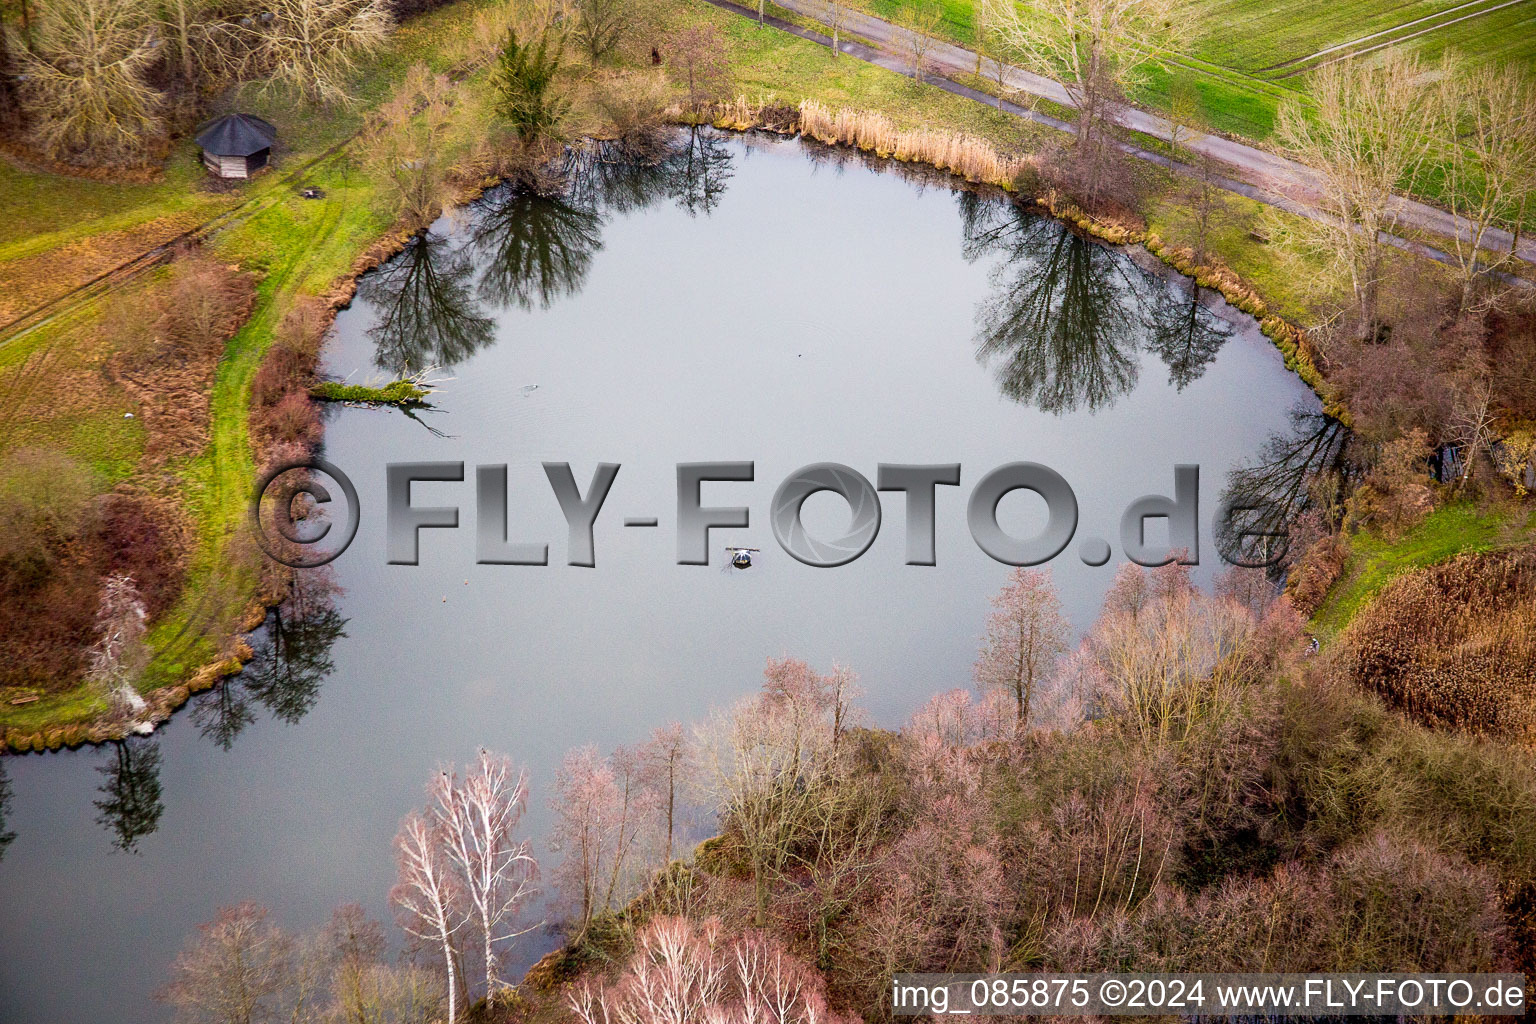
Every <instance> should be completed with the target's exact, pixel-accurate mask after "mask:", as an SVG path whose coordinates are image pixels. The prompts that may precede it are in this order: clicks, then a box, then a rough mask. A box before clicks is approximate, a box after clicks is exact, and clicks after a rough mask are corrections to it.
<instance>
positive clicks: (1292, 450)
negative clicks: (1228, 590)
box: [1216, 408, 1351, 564]
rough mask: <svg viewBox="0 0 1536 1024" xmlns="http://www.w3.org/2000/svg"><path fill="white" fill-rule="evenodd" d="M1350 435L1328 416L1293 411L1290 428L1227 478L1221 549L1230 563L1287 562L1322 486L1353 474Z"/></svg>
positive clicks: (1218, 536)
mask: <svg viewBox="0 0 1536 1024" xmlns="http://www.w3.org/2000/svg"><path fill="white" fill-rule="evenodd" d="M1350 436H1351V435H1350V432H1349V428H1348V427H1346V426H1345V425H1344V424H1343V423H1342V422H1340V421H1339V420H1337V419H1334V418H1333V417H1332V416H1330V415H1328V414H1327V413H1326V412H1323V411H1321V410H1316V409H1306V408H1297V409H1292V410H1291V423H1290V427H1289V428H1288V429H1287V430H1284V431H1279V432H1276V433H1274V434H1271V435H1270V436H1269V438H1268V439H1267V440H1266V441H1265V442H1264V445H1263V447H1261V448H1260V449H1259V454H1258V456H1257V457H1256V458H1255V459H1253V460H1252V461H1251V462H1247V463H1244V464H1243V465H1241V466H1238V467H1237V468H1236V469H1234V470H1232V471H1231V472H1230V473H1229V474H1227V484H1226V487H1225V488H1224V489H1223V490H1222V492H1221V507H1222V508H1223V509H1224V510H1225V511H1224V513H1223V515H1221V516H1220V517H1218V520H1217V528H1216V544H1217V548H1218V549H1219V550H1220V551H1221V552H1222V553H1223V554H1224V555H1226V556H1227V557H1228V558H1229V560H1230V559H1231V558H1232V556H1233V555H1234V554H1241V555H1242V557H1243V558H1244V560H1245V561H1249V562H1252V563H1255V564H1256V563H1258V562H1265V561H1268V560H1269V559H1270V558H1275V559H1280V558H1284V557H1285V555H1286V550H1285V548H1286V535H1287V533H1288V532H1289V531H1290V529H1291V527H1292V526H1293V525H1294V524H1295V522H1296V520H1297V519H1298V518H1299V517H1300V516H1301V515H1302V513H1304V512H1306V511H1307V510H1308V508H1309V507H1310V506H1311V505H1312V503H1313V501H1314V497H1315V495H1316V493H1317V491H1318V490H1319V484H1320V483H1325V482H1326V481H1327V479H1328V478H1330V477H1342V476H1345V475H1347V474H1348V473H1349V472H1350V466H1349V463H1348V459H1347V457H1346V453H1347V448H1348V444H1349V440H1350ZM1324 489H1326V487H1325V488H1324ZM1254 556H1257V557H1254Z"/></svg>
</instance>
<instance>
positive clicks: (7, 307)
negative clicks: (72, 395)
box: [0, 212, 198, 323]
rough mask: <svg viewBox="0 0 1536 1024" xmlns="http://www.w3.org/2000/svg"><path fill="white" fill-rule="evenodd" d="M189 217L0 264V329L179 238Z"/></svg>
mask: <svg viewBox="0 0 1536 1024" xmlns="http://www.w3.org/2000/svg"><path fill="white" fill-rule="evenodd" d="M197 220H198V217H197V215H196V214H194V213H190V212H189V213H182V214H174V215H170V216H165V217H157V218H155V219H154V220H152V221H149V222H148V223H146V224H138V225H135V226H134V227H132V228H125V229H123V230H121V231H105V232H102V233H101V234H96V235H90V236H88V237H86V238H82V239H80V240H78V241H74V242H70V243H68V244H65V245H61V246H59V247H58V248H56V249H49V250H47V251H45V252H40V253H37V254H36V255H33V256H23V257H21V258H20V259H16V260H11V261H9V262H6V263H3V264H0V323H3V322H5V321H7V320H10V319H11V318H13V317H16V316H19V315H21V314H22V313H24V312H26V311H27V310H29V309H32V308H34V307H36V306H39V305H42V304H43V303H45V302H48V301H50V300H52V299H56V298H58V297H59V296H61V295H63V294H65V293H66V292H68V291H70V290H71V289H73V288H78V287H79V286H80V285H83V284H85V283H86V282H87V281H89V280H91V279H92V278H94V277H96V276H97V275H99V274H103V273H106V272H107V271H109V270H111V269H113V268H114V267H116V266H118V265H119V264H121V263H124V262H126V261H127V260H130V259H132V258H133V257H135V256H138V255H140V254H141V253H143V252H145V251H146V250H148V249H151V248H153V247H155V246H157V245H162V244H164V243H166V242H168V241H170V240H171V239H173V238H176V237H177V236H178V235H181V234H183V233H184V232H186V231H187V230H188V229H189V228H191V227H193V226H194V225H195V224H196V223H197Z"/></svg>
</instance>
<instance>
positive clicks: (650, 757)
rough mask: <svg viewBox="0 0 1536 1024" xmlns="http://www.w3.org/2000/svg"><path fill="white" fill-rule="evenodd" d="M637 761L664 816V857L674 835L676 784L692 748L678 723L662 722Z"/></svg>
mask: <svg viewBox="0 0 1536 1024" xmlns="http://www.w3.org/2000/svg"><path fill="white" fill-rule="evenodd" d="M640 761H641V768H642V771H643V772H644V773H645V781H646V783H647V784H648V785H649V786H650V787H651V788H652V789H653V790H655V791H656V792H657V793H658V794H660V797H661V798H660V800H659V801H658V803H659V805H660V806H661V807H662V808H663V809H665V811H666V815H667V860H668V861H671V860H672V849H673V845H674V842H675V838H676V835H677V810H678V807H677V796H678V786H679V783H681V781H682V779H683V778H684V777H685V776H686V775H687V773H688V772H689V771H690V770H691V769H692V767H693V748H692V745H691V744H690V743H689V741H688V735H687V733H685V732H684V731H683V727H682V725H681V724H680V723H678V722H673V723H671V724H670V725H663V726H659V727H658V728H656V729H655V730H654V731H652V733H651V738H650V741H649V742H648V743H646V745H645V746H644V747H643V748H641V751H640Z"/></svg>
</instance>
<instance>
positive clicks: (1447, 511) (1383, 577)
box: [1312, 502, 1536, 640]
mask: <svg viewBox="0 0 1536 1024" xmlns="http://www.w3.org/2000/svg"><path fill="white" fill-rule="evenodd" d="M1533 537H1536V513H1532V512H1531V511H1530V510H1529V509H1526V508H1520V507H1500V508H1493V509H1479V508H1477V507H1476V506H1474V505H1472V504H1471V503H1469V502H1455V503H1452V504H1448V505H1445V506H1443V507H1441V508H1438V509H1436V510H1435V511H1434V512H1432V513H1430V515H1429V516H1428V517H1427V518H1426V519H1425V520H1424V522H1422V523H1420V524H1419V525H1418V526H1417V527H1415V528H1414V529H1413V530H1410V531H1409V532H1408V533H1407V534H1406V535H1405V536H1403V537H1401V538H1399V539H1397V540H1387V539H1385V538H1383V537H1381V536H1379V535H1378V534H1375V533H1372V532H1371V531H1369V530H1363V531H1361V532H1360V533H1358V534H1356V535H1355V536H1354V537H1352V538H1351V539H1350V544H1351V554H1350V557H1349V561H1348V562H1347V563H1346V564H1345V566H1344V572H1343V573H1342V574H1341V575H1340V577H1339V581H1338V582H1337V583H1335V584H1334V587H1333V590H1332V591H1331V592H1330V593H1329V595H1328V599H1327V600H1326V601H1325V602H1323V605H1322V607H1320V608H1319V609H1318V610H1317V614H1316V615H1314V616H1313V618H1312V625H1313V628H1314V629H1315V630H1316V632H1317V634H1318V635H1319V636H1320V637H1322V638H1324V639H1325V640H1327V639H1330V638H1332V637H1333V636H1335V635H1337V634H1338V632H1339V631H1340V630H1341V629H1343V628H1344V627H1345V626H1347V625H1349V622H1350V620H1351V619H1352V618H1354V616H1355V613H1356V612H1357V611H1359V610H1360V608H1361V607H1362V606H1363V605H1364V604H1365V603H1366V602H1367V601H1369V600H1370V599H1371V598H1372V597H1374V596H1375V595H1376V594H1378V593H1380V591H1381V589H1382V588H1383V587H1385V586H1386V585H1387V584H1388V583H1390V582H1392V580H1393V579H1394V578H1396V577H1397V576H1398V575H1400V574H1402V573H1404V572H1408V571H1409V570H1412V569H1422V568H1424V567H1425V566H1429V565H1436V564H1438V563H1440V562H1444V561H1446V560H1448V559H1451V558H1454V557H1456V556H1457V555H1459V554H1462V553H1464V552H1469V551H1491V550H1494V549H1496V548H1504V547H1512V546H1515V545H1518V544H1528V543H1530V542H1531V540H1532V538H1533Z"/></svg>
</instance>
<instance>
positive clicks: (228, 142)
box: [197, 114, 277, 178]
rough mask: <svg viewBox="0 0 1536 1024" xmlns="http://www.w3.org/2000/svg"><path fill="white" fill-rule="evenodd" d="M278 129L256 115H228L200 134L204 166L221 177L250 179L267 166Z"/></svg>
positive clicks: (211, 124)
mask: <svg viewBox="0 0 1536 1024" xmlns="http://www.w3.org/2000/svg"><path fill="white" fill-rule="evenodd" d="M275 142H277V129H276V128H274V127H272V126H271V125H270V124H268V123H267V122H266V121H263V120H262V119H261V118H259V117H256V116H255V115H253V114H225V115H224V116H223V117H221V118H219V119H218V120H216V121H212V122H210V123H209V124H208V125H207V126H206V127H205V128H203V130H202V131H200V132H198V133H197V144H198V145H199V146H201V147H202V149H203V166H205V167H207V168H208V170H209V171H210V172H212V173H213V174H216V175H218V176H219V177H221V178H249V177H250V176H251V175H252V174H255V173H256V172H257V171H259V170H261V169H262V168H263V167H265V166H267V161H268V160H270V159H271V158H272V145H273V144H274V143H275Z"/></svg>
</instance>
